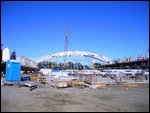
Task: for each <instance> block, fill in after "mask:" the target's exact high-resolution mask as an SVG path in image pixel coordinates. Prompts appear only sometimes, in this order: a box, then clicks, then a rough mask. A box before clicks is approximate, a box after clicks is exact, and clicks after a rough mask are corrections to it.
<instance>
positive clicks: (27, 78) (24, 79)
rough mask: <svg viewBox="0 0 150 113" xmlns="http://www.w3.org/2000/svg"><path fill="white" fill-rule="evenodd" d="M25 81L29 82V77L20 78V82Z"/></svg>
mask: <svg viewBox="0 0 150 113" xmlns="http://www.w3.org/2000/svg"><path fill="white" fill-rule="evenodd" d="M27 80H30V77H29V76H26V77H21V81H27Z"/></svg>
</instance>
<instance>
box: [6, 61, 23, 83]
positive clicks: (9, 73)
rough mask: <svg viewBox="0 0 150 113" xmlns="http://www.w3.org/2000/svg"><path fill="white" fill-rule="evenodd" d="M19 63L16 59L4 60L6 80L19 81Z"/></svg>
mask: <svg viewBox="0 0 150 113" xmlns="http://www.w3.org/2000/svg"><path fill="white" fill-rule="evenodd" d="M20 70H21V65H20V62H19V61H17V60H8V61H7V62H6V80H7V81H20V80H21V75H20Z"/></svg>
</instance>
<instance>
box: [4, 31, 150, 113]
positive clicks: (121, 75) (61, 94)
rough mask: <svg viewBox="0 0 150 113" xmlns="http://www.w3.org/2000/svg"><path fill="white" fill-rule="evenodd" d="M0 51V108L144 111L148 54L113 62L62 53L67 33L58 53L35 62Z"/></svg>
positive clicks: (80, 53) (85, 54) (84, 54)
mask: <svg viewBox="0 0 150 113" xmlns="http://www.w3.org/2000/svg"><path fill="white" fill-rule="evenodd" d="M1 53H2V59H1V68H2V71H1V111H2V112H19V111H20V112H28V111H32V112H89V111H94V112H99V111H100V112H102V111H103V112H110V111H112V112H129V111H132V112H147V111H149V53H148V54H147V56H146V57H142V56H141V55H139V57H138V58H137V59H132V58H131V57H130V58H127V59H124V60H118V61H116V60H110V59H109V58H108V57H106V56H103V55H99V54H96V53H92V52H85V51H68V32H66V36H65V48H64V51H63V52H59V53H54V54H50V55H47V56H44V57H41V58H37V59H36V60H32V59H29V58H26V57H23V56H17V55H16V53H15V52H13V54H12V55H11V57H10V56H9V55H8V53H9V49H8V48H6V49H5V50H3V51H2V52H1Z"/></svg>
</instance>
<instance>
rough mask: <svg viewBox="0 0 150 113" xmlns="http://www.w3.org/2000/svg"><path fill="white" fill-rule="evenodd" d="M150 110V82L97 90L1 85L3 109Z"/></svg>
mask: <svg viewBox="0 0 150 113" xmlns="http://www.w3.org/2000/svg"><path fill="white" fill-rule="evenodd" d="M28 111H30V112H89V111H91V112H116V111H118V112H120V111H122V112H129V111H131V112H149V84H147V85H143V86H138V87H137V86H136V87H122V86H107V87H100V88H97V89H91V88H85V89H79V88H63V89H55V88H52V87H49V86H47V87H39V88H37V89H34V90H32V91H30V90H29V88H28V87H21V88H19V87H18V86H1V112H28Z"/></svg>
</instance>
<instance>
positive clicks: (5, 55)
mask: <svg viewBox="0 0 150 113" xmlns="http://www.w3.org/2000/svg"><path fill="white" fill-rule="evenodd" d="M9 59H10V53H9V49H8V48H5V49H3V56H2V61H4V62H6V61H7V60H9Z"/></svg>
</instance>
